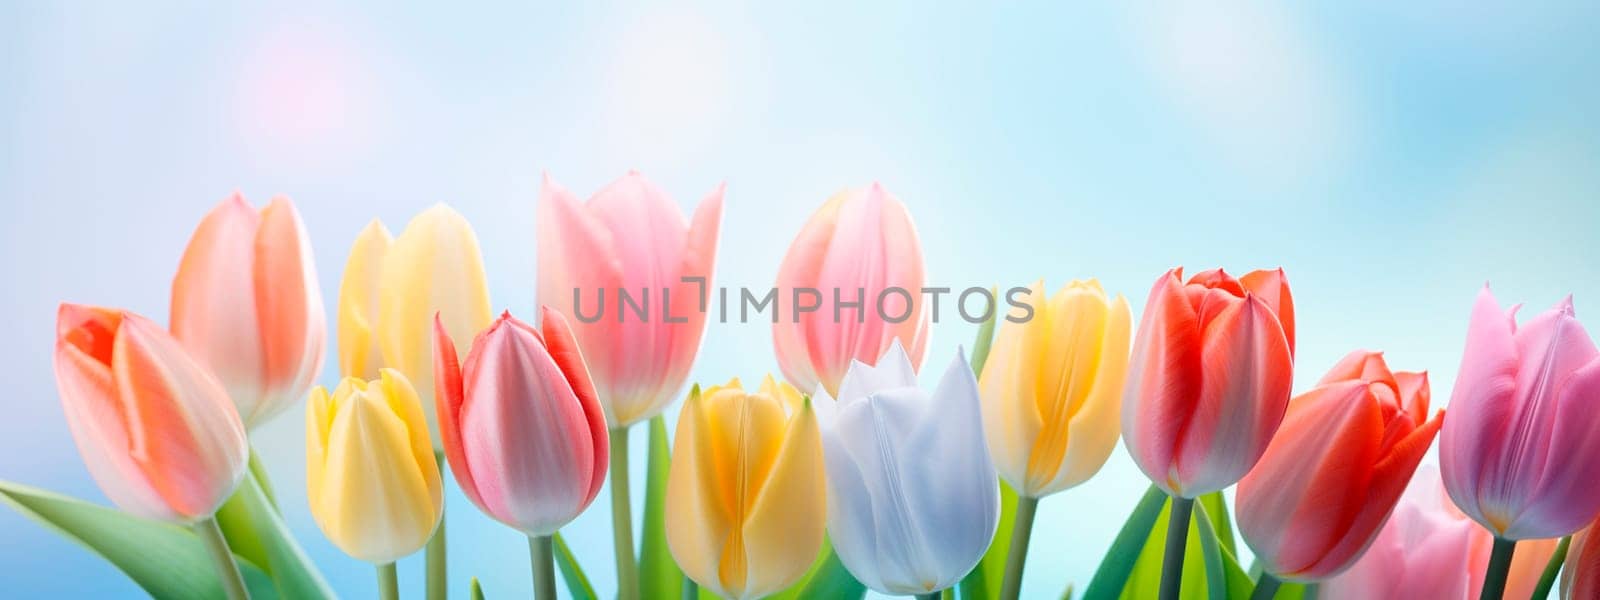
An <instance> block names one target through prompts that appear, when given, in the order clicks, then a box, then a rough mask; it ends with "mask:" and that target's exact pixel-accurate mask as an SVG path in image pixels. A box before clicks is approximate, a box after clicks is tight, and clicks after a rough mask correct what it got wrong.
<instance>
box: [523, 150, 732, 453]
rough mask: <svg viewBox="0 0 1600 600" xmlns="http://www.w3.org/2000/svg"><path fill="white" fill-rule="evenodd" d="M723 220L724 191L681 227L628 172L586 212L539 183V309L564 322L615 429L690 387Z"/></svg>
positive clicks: (664, 201)
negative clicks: (551, 310)
mask: <svg viewBox="0 0 1600 600" xmlns="http://www.w3.org/2000/svg"><path fill="white" fill-rule="evenodd" d="M721 221H722V187H721V186H718V187H717V189H716V190H713V191H712V192H711V193H710V194H708V195H707V196H706V197H705V199H704V200H701V201H700V205H699V207H698V208H696V209H695V211H694V217H693V219H692V220H688V221H686V220H685V219H684V216H683V213H682V212H681V211H679V209H678V206H677V204H675V203H674V202H673V201H672V198H671V197H669V196H667V194H666V192H664V191H662V190H661V189H660V188H657V187H656V186H655V185H654V184H652V183H650V182H649V181H647V180H645V178H644V176H642V175H640V174H639V173H637V172H634V171H630V172H628V174H627V175H626V176H624V177H623V178H622V179H619V180H617V181H616V182H613V183H612V184H611V185H608V186H606V187H605V188H604V189H602V190H600V191H599V192H597V193H596V194H595V195H594V197H592V198H590V199H589V201H588V202H587V203H582V202H579V201H578V199H577V198H576V197H575V196H573V195H572V193H571V192H569V191H567V190H566V189H564V188H562V187H561V186H559V185H556V183H555V182H554V181H551V179H550V178H549V177H545V179H544V186H543V188H542V190H541V191H540V194H539V302H540V303H542V304H544V305H547V306H551V307H554V308H555V309H556V310H559V311H560V312H561V313H563V314H565V315H567V317H568V322H570V323H571V324H572V328H573V331H574V333H575V334H576V336H577V339H578V345H579V346H580V347H582V348H583V355H584V357H585V358H586V359H587V360H588V364H589V372H590V373H591V374H592V375H593V376H594V385H595V390H596V391H597V392H598V393H599V396H600V403H601V406H604V407H605V410H606V421H607V422H608V423H610V424H611V426H612V427H619V428H620V427H627V426H629V425H632V424H634V423H637V422H639V421H643V420H646V419H649V418H650V417H653V416H655V415H656V414H657V413H660V412H661V409H662V408H663V407H665V406H666V405H667V403H668V402H670V401H672V399H673V398H675V397H676V396H677V394H678V390H679V389H680V388H682V387H683V383H684V380H685V379H686V378H688V376H689V367H690V365H691V364H693V363H694V357H695V353H696V352H697V351H698V350H699V348H700V336H701V334H702V333H703V332H704V331H705V322H706V310H705V307H706V299H707V295H708V294H709V293H710V292H709V290H710V289H711V287H710V286H711V269H712V264H713V262H714V261H715V258H716V253H717V229H718V227H720V223H721ZM686 279H688V280H687V281H686ZM623 293H626V294H627V295H628V299H627V300H623V299H622V298H621V294H623ZM640 313H643V314H642V315H641V314H640Z"/></svg>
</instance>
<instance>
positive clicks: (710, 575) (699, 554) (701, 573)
mask: <svg viewBox="0 0 1600 600" xmlns="http://www.w3.org/2000/svg"><path fill="white" fill-rule="evenodd" d="M704 404H705V400H704V399H703V396H702V393H701V391H700V389H699V388H698V387H696V388H695V389H693V390H691V391H690V392H689V398H688V400H685V401H684V403H683V412H682V413H681V414H680V415H679V416H678V428H677V431H676V433H675V434H674V435H673V442H672V444H673V448H672V456H673V461H672V466H671V468H670V469H669V470H668V471H667V496H666V506H665V507H664V511H665V513H666V515H667V518H666V533H667V548H668V549H669V550H671V552H672V558H673V560H674V561H676V562H677V564H678V566H679V567H681V568H682V569H683V572H684V574H685V575H687V576H689V577H690V578H692V579H694V581H695V582H696V583H698V584H700V585H701V586H702V587H704V588H706V590H708V591H711V592H713V593H715V594H717V595H718V596H722V597H727V596H729V595H730V594H729V593H728V590H727V589H726V588H724V587H723V586H722V583H721V579H720V578H719V577H716V576H715V574H716V573H717V572H718V565H719V563H720V557H721V556H722V553H723V542H724V541H725V540H726V538H725V536H724V535H723V534H724V533H725V532H727V531H729V530H730V529H732V528H733V527H734V524H733V523H732V522H730V520H729V515H728V514H727V512H726V510H725V507H724V506H723V505H722V503H721V502H720V501H719V500H718V498H717V497H716V496H717V495H718V494H717V490H719V489H720V488H721V484H720V483H719V482H718V481H717V480H716V477H715V473H713V472H711V469H710V468H709V466H710V465H711V464H712V463H711V456H710V453H711V452H712V448H711V440H710V438H709V435H708V432H707V427H708V426H709V423H708V422H707V417H706V414H705V407H704Z"/></svg>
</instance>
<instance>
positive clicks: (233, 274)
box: [170, 194, 267, 417]
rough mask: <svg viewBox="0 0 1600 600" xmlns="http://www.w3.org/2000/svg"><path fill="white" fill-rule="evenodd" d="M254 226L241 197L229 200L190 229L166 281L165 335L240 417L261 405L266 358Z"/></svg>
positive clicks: (255, 215) (254, 214) (256, 218)
mask: <svg viewBox="0 0 1600 600" xmlns="http://www.w3.org/2000/svg"><path fill="white" fill-rule="evenodd" d="M260 225H261V215H260V214H259V213H257V212H256V210H255V209H254V208H252V207H251V206H250V205H249V204H247V203H246V202H245V200H244V197H242V196H240V195H238V194H234V195H232V196H230V197H229V198H228V199H227V200H224V201H223V202H222V204H219V205H217V207H216V208H214V209H212V210H211V212H210V213H208V214H206V216H205V218H204V219H202V220H201V221H200V225H199V226H198V227H197V228H195V231H194V236H193V237H191V238H190V240H189V245H188V247H187V248H185V249H184V251H183V259H182V262H181V263H179V265H178V273H177V275H176V276H174V277H173V279H172V312H171V320H170V324H171V326H172V335H173V336H174V337H176V338H178V340H179V341H181V342H183V346H184V347H185V348H187V349H188V350H189V352H190V353H192V354H193V355H194V356H195V357H197V358H198V359H199V360H200V361H201V362H203V363H204V364H205V365H206V366H208V367H209V368H210V369H211V371H212V372H213V373H215V374H216V377H217V379H219V380H220V381H222V383H223V385H224V386H226V388H227V390H228V397H230V398H232V399H233V402H234V404H235V405H237V406H238V408H239V414H240V415H241V416H244V417H254V416H255V415H256V414H257V413H258V412H259V411H260V408H261V404H262V403H263V402H264V399H263V389H262V386H263V385H264V382H265V377H266V375H265V373H264V371H265V369H266V361H267V358H266V356H265V351H264V349H263V346H262V339H261V331H260V329H259V326H260V323H261V320H260V317H259V312H258V311H259V310H260V309H259V307H258V306H256V302H257V300H258V297H257V295H256V293H255V277H256V275H255V263H256V253H257V251H258V249H257V241H256V240H257V237H256V236H257V234H256V230H257V229H258V228H259V227H260Z"/></svg>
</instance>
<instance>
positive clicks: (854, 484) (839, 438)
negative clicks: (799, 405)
mask: <svg viewBox="0 0 1600 600" xmlns="http://www.w3.org/2000/svg"><path fill="white" fill-rule="evenodd" d="M813 403H814V404H813V406H815V407H816V411H817V421H818V423H819V426H820V427H821V430H822V445H823V458H824V462H825V463H826V470H827V476H828V482H827V483H828V484H827V490H828V493H827V506H828V511H827V512H828V531H829V532H830V534H831V539H832V541H833V548H834V551H835V552H837V553H838V555H839V560H840V561H841V562H842V563H843V564H844V566H845V568H846V569H848V570H849V571H850V573H851V575H854V576H855V578H856V580H858V581H860V582H861V583H863V584H865V585H866V586H867V587H869V588H872V589H874V590H877V591H879V592H882V593H885V594H921V595H925V594H928V593H931V592H935V591H937V590H942V589H944V588H947V587H950V586H951V585H952V584H954V583H956V582H957V581H960V580H961V578H962V577H963V576H965V575H966V574H967V572H968V571H971V570H972V567H973V566H975V565H977V564H978V560H979V559H981V558H983V554H984V552H985V551H987V550H988V548H989V542H990V541H991V540H993V539H994V532H995V528H996V527H998V526H999V523H1000V488H999V485H998V484H997V483H996V480H995V470H994V466H993V465H992V464H991V463H990V462H989V449H988V447H987V446H986V445H985V444H984V439H983V417H982V414H981V413H980V409H979V408H978V405H979V401H978V385H977V381H975V380H974V379H973V377H972V369H971V367H969V366H967V361H966V359H965V358H964V357H962V356H961V355H960V354H959V353H957V355H956V356H955V359H954V360H953V361H951V363H950V366H949V368H948V369H946V370H945V373H944V378H943V379H941V380H940V381H939V386H938V387H937V388H935V389H934V392H933V394H931V395H929V394H927V393H925V392H923V391H922V390H921V389H918V388H917V379H916V372H915V371H914V370H913V369H912V366H911V358H910V357H909V356H907V355H906V352H905V349H904V348H902V347H901V346H900V344H899V342H898V341H897V342H895V343H893V344H892V345H890V347H889V351H888V352H886V353H884V355H883V356H882V357H881V358H879V359H878V362H877V366H876V367H873V366H868V365H866V364H864V363H860V362H858V363H856V364H855V365H854V366H852V367H850V370H849V371H848V372H847V373H845V376H844V381H843V382H841V383H840V386H839V400H838V403H837V405H835V403H834V400H833V399H832V398H830V397H828V395H827V392H825V391H819V392H818V393H817V397H816V398H814V399H813Z"/></svg>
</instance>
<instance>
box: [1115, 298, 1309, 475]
mask: <svg viewBox="0 0 1600 600" xmlns="http://www.w3.org/2000/svg"><path fill="white" fill-rule="evenodd" d="M1182 277H1183V270H1182V269H1174V270H1172V271H1168V272H1167V274H1166V275H1163V276H1162V277H1161V279H1159V280H1157V281H1156V284H1155V287H1154V288H1153V289H1152V290H1150V299H1149V300H1148V301H1147V302H1146V303H1145V308H1144V317H1143V319H1142V320H1141V321H1140V323H1139V333H1138V335H1137V336H1136V337H1135V339H1134V343H1133V358H1132V361H1131V362H1130V364H1129V369H1128V383H1127V387H1126V389H1125V390H1124V392H1123V403H1122V437H1123V441H1124V443H1126V444H1127V447H1128V452H1129V454H1132V455H1133V461H1134V463H1136V464H1138V465H1139V469H1140V470H1142V471H1144V473H1145V476H1147V477H1149V478H1150V480H1151V481H1152V482H1154V483H1155V484H1156V486H1157V487H1160V488H1161V489H1163V490H1165V491H1166V492H1167V493H1168V494H1170V495H1172V496H1174V497H1178V498H1195V497H1197V496H1199V495H1201V494H1205V493H1209V492H1215V491H1217V490H1221V489H1223V488H1225V487H1228V486H1229V485H1232V484H1233V483H1234V482H1236V481H1238V480H1239V478H1241V477H1244V474H1245V473H1248V472H1249V471H1250V468H1251V467H1253V466H1255V464H1256V461H1257V460H1259V459H1260V458H1261V454H1262V453H1263V452H1265V451H1266V449H1267V442H1268V441H1270V440H1271V439H1272V435H1273V433H1275V432H1277V430H1278V425H1279V424H1280V423H1281V422H1282V421H1283V415H1284V411H1285V410H1286V408H1287V407H1288V404H1289V393H1290V387H1291V386H1292V385H1293V364H1294V301H1293V299H1292V298H1291V296H1290V294H1289V285H1288V282H1287V280H1285V279H1284V276H1283V271H1282V270H1281V269H1279V270H1270V271H1253V272H1251V273H1249V274H1246V275H1245V276H1244V277H1241V278H1238V279H1234V278H1233V277H1232V276H1229V275H1228V274H1227V273H1224V272H1222V270H1221V269H1216V270H1212V271H1203V272H1200V273H1197V274H1195V276H1194V277H1192V278H1190V279H1189V281H1188V282H1187V283H1185V282H1184V281H1183V279H1182Z"/></svg>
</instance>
